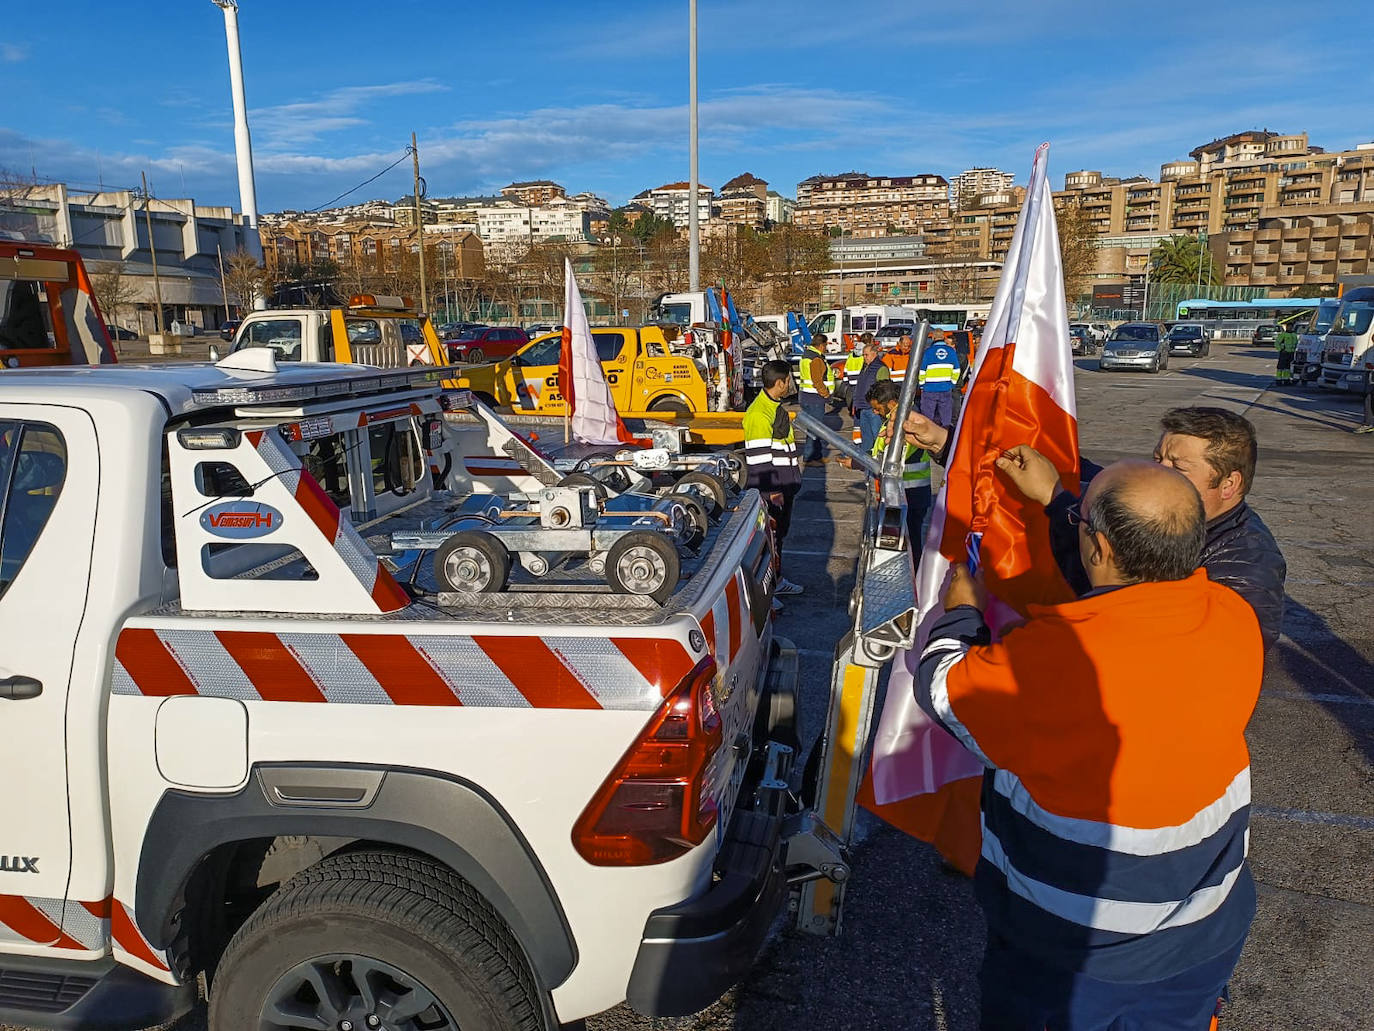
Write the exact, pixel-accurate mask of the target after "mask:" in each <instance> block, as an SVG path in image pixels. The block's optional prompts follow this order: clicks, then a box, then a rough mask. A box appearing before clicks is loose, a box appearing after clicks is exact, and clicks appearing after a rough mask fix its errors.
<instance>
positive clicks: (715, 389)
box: [456, 325, 744, 447]
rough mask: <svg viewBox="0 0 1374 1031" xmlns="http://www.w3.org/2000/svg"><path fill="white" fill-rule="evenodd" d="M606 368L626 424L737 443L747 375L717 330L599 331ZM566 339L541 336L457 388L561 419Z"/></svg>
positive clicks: (521, 411)
mask: <svg viewBox="0 0 1374 1031" xmlns="http://www.w3.org/2000/svg"><path fill="white" fill-rule="evenodd" d="M592 340H593V341H594V342H595V344H596V350H597V355H598V357H600V359H601V368H602V369H603V370H604V372H605V374H606V382H607V383H608V384H609V385H610V388H611V396H612V398H613V399H614V401H615V406H616V410H617V411H619V412H620V415H621V418H623V419H625V420H626V423H627V425H629V426H630V427H631V428H634V424H635V422H636V421H638V420H645V419H647V420H654V421H658V422H668V423H673V424H676V425H680V426H686V427H687V430H688V435H689V438H690V440H691V442H692V443H694V444H702V445H709V446H712V447H729V446H738V445H740V444H742V443H743V442H744V432H743V430H742V428H741V426H742V420H743V418H744V413H743V412H742V411H738V410H735V409H740V408H743V385H742V384H743V374H742V370H737V368H736V367H735V363H734V360H733V358H731V360H730V361H728V362H726V361H722V360H721V356H722V355H723V353H724V352H723V348H721V347H720V346H719V345H718V337H717V335H716V333H715V331H714V330H712V329H709V328H702V327H693V328H692V329H690V330H688V331H687V332H685V333H683V332H680V331H679V330H678V327H676V326H668V327H664V326H652V325H651V326H641V327H638V328H634V327H615V328H605V329H593V330H592ZM561 348H562V336H561V334H559V333H550V334H547V335H545V336H540V337H535V339H533V340H531V341H530V342H529V343H528V344H526V345H525V346H524V347H523V348H521V349H520V350H519V351H517V352H516V353H515V354H513V355H511V356H510V357H509V358H506V359H504V360H502V361H498V362H492V363H490V364H487V365H478V366H473V367H472V368H471V369H468V370H465V372H464V373H463V374H461V375H459V376H458V378H457V381H456V385H457V386H458V387H459V388H461V389H467V390H471V391H472V392H473V394H475V395H476V396H477V397H478V398H480V399H481V400H482V401H484V402H486V403H487V404H488V405H490V406H491V407H493V408H500V409H508V410H509V411H511V412H513V413H515V414H517V415H538V416H544V417H553V418H562V416H563V415H565V414H566V413H567V404H566V403H565V402H564V400H563V395H562V393H561V392H560V391H559V385H558V356H559V353H560V349H561Z"/></svg>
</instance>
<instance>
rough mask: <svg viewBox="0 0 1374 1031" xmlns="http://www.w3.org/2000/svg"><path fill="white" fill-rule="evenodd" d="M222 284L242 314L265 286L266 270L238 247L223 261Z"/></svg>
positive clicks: (251, 305) (249, 307)
mask: <svg viewBox="0 0 1374 1031" xmlns="http://www.w3.org/2000/svg"><path fill="white" fill-rule="evenodd" d="M224 285H225V289H226V290H227V291H228V293H229V296H230V298H232V299H233V301H234V303H235V304H237V305H238V308H239V314H240V315H242V314H243V313H244V312H245V311H246V310H248V309H251V308H252V307H253V301H254V299H255V298H257V297H259V296H261V294H262V292H263V290H264V289H265V288H266V287H267V270H266V269H264V268H263V267H262V266H261V265H259V264H258V260H257V259H256V258H255V257H253V255H251V254H249V253H248V252H247V251H246V250H244V249H243V248H242V247H240V248H239V249H238V250H236V251H235V252H234V253H233V254H231V255H229V258H228V260H227V261H225V263H224Z"/></svg>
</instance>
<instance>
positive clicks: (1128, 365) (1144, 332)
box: [1097, 322, 1169, 372]
mask: <svg viewBox="0 0 1374 1031" xmlns="http://www.w3.org/2000/svg"><path fill="white" fill-rule="evenodd" d="M1168 367H1169V343H1168V340H1167V338H1166V337H1165V336H1164V333H1163V332H1162V331H1161V330H1160V327H1159V324H1158V323H1155V322H1123V323H1122V324H1121V325H1119V326H1117V327H1116V329H1114V330H1112V335H1111V336H1109V337H1108V338H1107V342H1106V343H1105V344H1103V345H1102V355H1101V357H1099V358H1098V360H1097V370H1098V371H1099V372H1106V371H1107V370H1108V369H1144V370H1145V371H1146V372H1158V371H1159V370H1160V369H1167V368H1168Z"/></svg>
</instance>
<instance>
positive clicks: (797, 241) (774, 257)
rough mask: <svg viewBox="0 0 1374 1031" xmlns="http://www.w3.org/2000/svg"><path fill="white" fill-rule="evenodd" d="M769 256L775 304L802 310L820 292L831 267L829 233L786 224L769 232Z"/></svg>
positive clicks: (789, 308) (787, 308)
mask: <svg viewBox="0 0 1374 1031" xmlns="http://www.w3.org/2000/svg"><path fill="white" fill-rule="evenodd" d="M767 255H768V262H767V270H768V271H767V273H766V275H767V277H768V280H769V283H770V285H771V287H772V293H773V302H774V304H776V305H777V306H778V307H779V308H782V309H785V310H787V311H801V310H802V308H803V307H804V306H805V305H806V304H808V303H809V302H811V301H813V300H815V298H816V296H817V294H819V293H820V290H821V278H822V277H823V276H824V275H825V273H826V270H827V269H829V268H830V236H829V234H828V233H826V232H824V231H816V230H808V229H802V228H800V227H798V226H795V225H792V224H790V223H784V224H783V225H780V226H777V227H775V228H774V229H773V231H772V232H771V233H769V234H768V241H767Z"/></svg>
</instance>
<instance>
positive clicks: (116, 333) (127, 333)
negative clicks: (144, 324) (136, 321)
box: [105, 324, 138, 340]
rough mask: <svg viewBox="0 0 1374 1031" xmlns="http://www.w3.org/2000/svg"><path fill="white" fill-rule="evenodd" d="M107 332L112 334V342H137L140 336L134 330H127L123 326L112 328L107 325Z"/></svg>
mask: <svg viewBox="0 0 1374 1031" xmlns="http://www.w3.org/2000/svg"><path fill="white" fill-rule="evenodd" d="M105 332H106V333H109V334H110V339H111V340H137V339H138V334H137V333H135V332H134V331H133V330H132V329H125V328H124V327H123V326H111V325H109V324H106V326H105Z"/></svg>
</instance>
